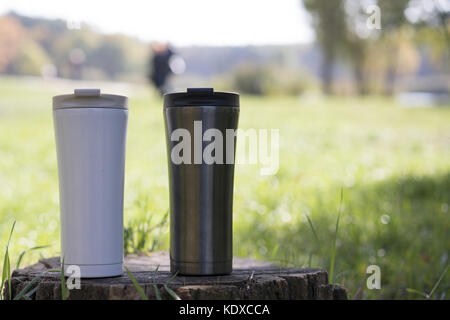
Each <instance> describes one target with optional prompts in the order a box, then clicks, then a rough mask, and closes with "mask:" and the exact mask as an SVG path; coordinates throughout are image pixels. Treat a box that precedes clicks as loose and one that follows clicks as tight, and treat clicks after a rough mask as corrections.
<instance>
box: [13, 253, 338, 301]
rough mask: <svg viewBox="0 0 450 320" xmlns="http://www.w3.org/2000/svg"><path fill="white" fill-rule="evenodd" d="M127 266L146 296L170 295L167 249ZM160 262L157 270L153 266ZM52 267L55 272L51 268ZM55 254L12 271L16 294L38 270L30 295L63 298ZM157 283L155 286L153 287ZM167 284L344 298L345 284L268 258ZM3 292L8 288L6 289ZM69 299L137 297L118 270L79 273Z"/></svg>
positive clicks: (263, 295) (208, 292)
mask: <svg viewBox="0 0 450 320" xmlns="http://www.w3.org/2000/svg"><path fill="white" fill-rule="evenodd" d="M124 264H125V266H126V267H127V268H128V269H129V270H130V271H131V273H132V274H133V276H134V278H135V279H136V281H137V282H138V283H139V284H140V285H141V287H142V288H143V290H144V292H145V293H146V294H147V296H148V297H149V299H156V291H155V290H158V291H159V293H160V296H161V298H162V299H173V298H172V297H171V295H169V293H168V292H167V291H166V290H165V288H164V284H167V282H168V280H169V279H170V278H171V274H170V272H169V254H168V253H167V252H153V253H150V254H148V255H134V254H133V255H128V256H126V257H125V261H124ZM157 266H159V269H158V272H157V273H156V274H155V269H156V268H157ZM52 269H53V272H51V271H50V270H52ZM55 269H60V262H59V258H58V257H54V258H50V259H44V260H40V261H39V262H38V263H36V264H34V265H32V266H29V267H26V268H24V269H20V270H15V271H14V272H13V274H12V280H11V288H12V296H13V297H14V296H15V295H17V293H19V292H20V290H22V289H23V288H24V287H25V286H26V285H27V284H28V283H29V282H30V281H32V280H33V279H34V278H35V277H36V276H38V275H40V276H41V278H40V279H39V280H38V281H37V282H36V285H34V287H36V286H37V288H36V291H35V292H34V293H33V294H32V295H31V296H30V298H31V299H36V300H42V299H46V300H58V299H61V282H60V279H61V278H60V277H61V276H60V273H59V272H54V270H55ZM154 284H156V287H157V289H155V286H154ZM168 287H169V288H170V289H172V290H173V291H175V293H176V294H177V295H178V296H179V297H180V298H181V299H182V300H184V299H186V300H191V299H195V300H196V299H198V300H201V299H205V300H206V299H207V300H210V299H226V300H230V299H243V300H245V299H314V300H316V299H326V300H333V299H336V300H341V299H346V298H347V294H346V291H345V289H344V288H342V287H340V286H337V285H331V284H328V274H327V272H326V271H324V270H320V269H296V268H283V267H280V266H277V265H274V264H272V263H269V262H264V261H257V260H252V259H244V258H236V257H235V258H234V259H233V273H232V274H231V275H226V276H202V277H199V276H195V277H193V276H177V277H175V278H174V279H173V280H172V281H170V283H169V284H168ZM5 291H6V292H7V290H5ZM68 299H76V300H80V299H81V300H85V299H86V300H87V299H102V300H103V299H141V296H140V295H139V293H138V291H137V290H136V287H135V286H134V285H133V283H132V281H131V279H130V277H129V276H128V274H127V273H126V272H124V274H123V275H122V276H119V277H113V278H100V279H82V280H81V288H80V289H72V290H70V291H69V296H68Z"/></svg>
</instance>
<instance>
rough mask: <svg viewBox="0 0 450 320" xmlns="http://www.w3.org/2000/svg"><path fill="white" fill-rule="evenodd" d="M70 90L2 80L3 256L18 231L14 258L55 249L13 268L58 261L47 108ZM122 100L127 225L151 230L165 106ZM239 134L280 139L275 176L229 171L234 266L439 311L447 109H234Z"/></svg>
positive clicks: (369, 101) (161, 195)
mask: <svg viewBox="0 0 450 320" xmlns="http://www.w3.org/2000/svg"><path fill="white" fill-rule="evenodd" d="M71 86H80V87H81V86H82V85H79V84H71V83H68V84H65V85H62V84H60V83H59V82H58V83H52V82H42V81H41V82H38V81H37V80H23V79H15V78H4V77H3V78H0V128H1V131H0V133H1V134H0V248H4V247H5V246H6V243H7V240H8V234H9V230H10V228H11V225H12V221H13V220H14V219H16V220H17V224H16V229H15V231H14V235H13V238H12V240H11V243H10V246H9V254H10V257H11V259H13V260H14V259H17V257H18V256H19V254H20V252H22V251H23V250H26V249H28V248H31V247H35V246H40V245H48V244H50V245H51V246H50V247H49V248H45V249H42V250H39V251H33V252H30V253H29V255H28V254H27V256H26V257H25V258H24V261H23V262H22V264H23V265H24V264H25V263H30V262H32V261H35V260H36V259H37V258H39V256H40V255H44V256H47V257H48V256H51V255H55V254H58V252H59V211H58V183H57V181H58V180H57V168H56V154H55V143H54V136H53V123H52V112H51V96H52V95H54V94H58V93H65V92H68V91H69V88H70V87H71ZM129 94H130V96H131V101H130V106H131V107H130V114H129V129H128V130H129V131H128V140H127V143H128V145H127V160H126V185H125V221H126V225H128V226H130V228H131V226H135V228H136V230H138V229H139V226H140V227H141V230H147V231H148V229H151V227H152V226H155V225H157V224H158V223H160V222H161V221H164V215H165V214H166V212H167V211H168V182H167V164H166V163H167V160H166V150H165V142H164V141H165V140H164V139H165V136H164V126H163V118H162V106H161V101H160V100H159V98H157V97H154V96H153V97H152V96H151V95H150V94H149V93H147V91H145V90H141V89H139V88H132V91H131V92H130V93H129ZM239 121H240V122H239V125H240V127H241V128H243V129H245V128H279V129H280V142H281V146H280V148H281V149H280V169H279V171H278V173H277V174H276V175H274V176H261V175H260V174H259V167H258V166H250V165H239V166H237V168H236V178H235V198H234V200H235V202H234V225H233V228H234V230H233V231H234V254H235V255H237V256H246V257H254V258H259V259H266V260H277V261H282V262H284V263H285V264H289V265H296V266H309V265H311V266H313V267H321V268H325V269H329V268H330V266H332V265H333V266H334V267H333V268H334V271H333V274H334V276H333V282H335V283H340V284H343V285H344V286H345V287H346V288H348V291H349V297H353V296H355V293H356V292H358V295H357V296H358V297H361V298H369V299H375V298H411V299H416V298H423V297H421V296H420V295H417V294H414V292H413V291H414V290H416V291H418V292H427V293H430V292H433V296H432V297H431V298H432V299H440V298H445V299H448V298H449V295H448V290H449V288H450V281H449V273H448V272H447V273H446V274H444V273H443V272H444V270H445V269H446V268H447V266H448V265H449V254H450V237H449V234H450V230H449V229H450V218H449V215H450V208H449V206H450V108H423V109H422V108H418V109H405V108H401V107H399V106H397V105H396V104H395V101H393V100H391V99H387V98H380V97H368V98H364V99H356V98H312V97H308V98H306V97H305V98H294V97H269V98H259V97H242V100H241V115H240V120H239ZM342 188H343V199H342V204H341V210H340V211H339V206H340V195H341V189H342ZM338 212H340V220H339V229H338V233H337V237H336V238H335V235H336V231H337V230H336V221H337V218H338ZM150 217H151V221H150V223H148V225H140V224H139V223H137V222H136V221H143V223H144V224H145V223H147V222H146V221H148V220H149V218H150ZM308 220H309V221H308ZM311 226H313V228H311ZM159 229H160V230H158V232H156V233H151V234H150V236H149V237H150V238H151V239H150V240H149V242H148V244H146V243H142V240H139V239H138V238H135V241H136V242H135V243H139V245H140V246H141V249H142V248H143V249H150V248H151V247H153V249H164V250H167V249H168V246H169V237H168V224H167V223H165V224H162V226H161V227H160V228H159ZM155 230H156V229H155ZM135 237H137V235H136V236H135ZM155 237H157V242H156V244H155ZM130 241H131V240H130ZM131 243H133V241H131ZM333 243H335V246H334V245H333ZM334 248H335V249H334ZM333 256H334V258H333ZM333 260H334V261H333ZM371 264H376V265H379V266H380V268H381V290H368V289H367V288H366V287H365V281H366V279H367V276H368V275H366V273H365V272H366V268H367V266H368V265H371ZM442 274H443V276H442V279H441V281H440V282H439V286H437V288H435V289H434V290H433V288H434V286H435V284H436V283H437V281H438V280H439V278H440V276H441V275H442ZM432 290H433V291H432Z"/></svg>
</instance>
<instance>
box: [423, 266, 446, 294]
mask: <svg viewBox="0 0 450 320" xmlns="http://www.w3.org/2000/svg"><path fill="white" fill-rule="evenodd" d="M447 270H448V266H447V267H446V268H445V270H444V271H443V272H442V273H441V276H440V277H439V279H438V281H437V282H436V283H435V284H434V287H433V289H431V291H430V293H429V294H428V295H427V299H429V298H431V296H432V295H433V293H434V291H436V289H437V287H438V286H439V284H440V283H441V281H442V278H444V276H445V274H446V273H447Z"/></svg>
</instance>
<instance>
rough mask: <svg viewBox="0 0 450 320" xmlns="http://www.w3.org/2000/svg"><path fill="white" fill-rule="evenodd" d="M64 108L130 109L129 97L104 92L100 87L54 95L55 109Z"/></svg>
mask: <svg viewBox="0 0 450 320" xmlns="http://www.w3.org/2000/svg"><path fill="white" fill-rule="evenodd" d="M64 108H110V109H128V97H125V96H120V95H116V94H102V93H101V92H100V89H75V90H74V91H73V94H63V95H59V96H54V97H53V110H56V109H64Z"/></svg>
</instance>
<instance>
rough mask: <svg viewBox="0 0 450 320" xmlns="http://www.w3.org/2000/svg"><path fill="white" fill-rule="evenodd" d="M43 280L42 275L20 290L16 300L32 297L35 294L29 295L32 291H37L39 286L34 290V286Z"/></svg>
mask: <svg viewBox="0 0 450 320" xmlns="http://www.w3.org/2000/svg"><path fill="white" fill-rule="evenodd" d="M40 278H41V276H40V275H38V276H36V277H34V279H33V280H31V281H30V282H28V284H27V285H26V286H25V287H24V288H23V289H22V290H20V292H19V293H18V294H17V295H16V296H15V297H14V300H20V299H22V298H23V297H24V296H26V295H29V296H31V295H32V294H33V293H34V292H33V293H31V294H29V293H30V292H32V290H35V289H37V286H36V287H35V288H32V287H33V285H34V284H35V283H36V282H38V281H39V279H40ZM30 289H31V290H30ZM35 291H36V290H35Z"/></svg>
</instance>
